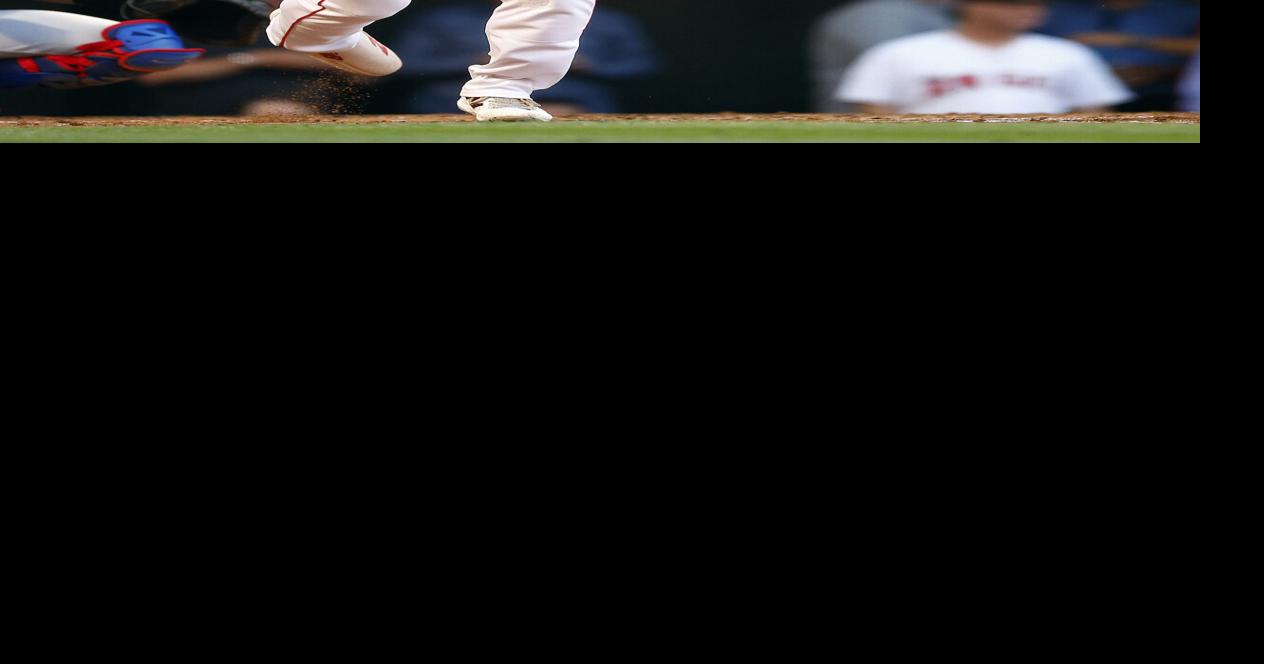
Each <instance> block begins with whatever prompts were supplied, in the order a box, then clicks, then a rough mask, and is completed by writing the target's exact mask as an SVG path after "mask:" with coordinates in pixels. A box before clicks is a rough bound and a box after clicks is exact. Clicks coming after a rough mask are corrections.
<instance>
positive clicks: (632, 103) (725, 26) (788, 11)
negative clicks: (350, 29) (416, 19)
mask: <svg viewBox="0 0 1264 664" xmlns="http://www.w3.org/2000/svg"><path fill="white" fill-rule="evenodd" d="M849 1H850V0H597V7H598V11H601V8H602V7H611V8H618V9H620V10H623V11H627V12H630V13H632V14H635V15H636V16H638V17H640V18H641V19H642V20H643V21H644V22H645V24H646V26H647V27H648V29H649V32H650V34H651V35H652V36H653V38H654V40H655V43H656V44H657V45H658V46H659V48H660V49H661V50H662V51H663V52H664V53H665V54H666V56H667V57H665V58H664V60H665V64H664V70H663V72H662V73H661V74H660V75H659V76H658V77H656V78H655V79H654V80H652V81H644V82H641V83H630V84H626V85H625V86H624V87H625V88H626V93H625V95H624V102H625V104H626V106H627V110H628V111H631V112H647V113H649V112H671V113H690V112H712V111H717V110H731V111H748V112H773V111H802V110H807V107H808V103H809V97H808V95H809V94H810V86H809V83H808V70H807V38H808V32H809V30H810V26H811V24H812V23H813V21H814V20H815V19H817V18H819V17H820V15H821V14H823V13H825V12H826V11H829V10H831V9H833V8H835V7H841V6H843V5H844V4H847V2H849ZM445 2H446V0H437V1H436V0H414V1H413V5H414V6H415V7H419V6H428V5H441V4H445Z"/></svg>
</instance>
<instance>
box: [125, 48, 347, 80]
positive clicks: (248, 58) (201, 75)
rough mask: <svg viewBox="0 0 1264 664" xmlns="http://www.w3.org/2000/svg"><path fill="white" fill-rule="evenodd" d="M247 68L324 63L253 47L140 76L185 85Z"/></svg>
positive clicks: (310, 67) (304, 67)
mask: <svg viewBox="0 0 1264 664" xmlns="http://www.w3.org/2000/svg"><path fill="white" fill-rule="evenodd" d="M251 69H287V70H299V71H324V69H325V65H323V64H321V63H320V62H318V61H317V60H315V59H313V58H310V57H308V56H306V55H303V54H302V53H294V52H291V51H281V50H277V49H257V50H251V51H242V52H240V53H231V54H229V55H225V56H219V57H212V58H203V59H201V60H197V61H195V62H191V63H189V64H187V65H185V66H183V67H180V68H179V69H172V70H171V71H165V72H159V73H157V74H150V75H149V76H146V77H144V78H142V79H140V81H139V84H140V85H143V86H146V87H161V86H165V85H188V84H192V83H205V82H207V81H218V80H220V79H225V78H230V77H232V76H237V75H239V74H243V73H245V72H247V71H249V70H251Z"/></svg>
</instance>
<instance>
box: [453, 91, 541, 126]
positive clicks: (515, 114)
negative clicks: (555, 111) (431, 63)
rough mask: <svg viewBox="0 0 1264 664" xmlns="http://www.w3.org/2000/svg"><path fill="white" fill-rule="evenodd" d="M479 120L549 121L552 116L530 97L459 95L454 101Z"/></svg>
mask: <svg viewBox="0 0 1264 664" xmlns="http://www.w3.org/2000/svg"><path fill="white" fill-rule="evenodd" d="M456 105H457V107H458V108H460V109H461V110H462V111H465V112H466V113H469V114H470V115H473V116H474V117H476V118H478V121H479V122H549V121H551V120H553V116H552V115H549V112H548V111H546V110H544V109H543V108H542V107H541V106H540V105H539V104H537V103H535V102H533V101H531V100H530V99H509V98H507V97H461V101H458V102H457V103H456Z"/></svg>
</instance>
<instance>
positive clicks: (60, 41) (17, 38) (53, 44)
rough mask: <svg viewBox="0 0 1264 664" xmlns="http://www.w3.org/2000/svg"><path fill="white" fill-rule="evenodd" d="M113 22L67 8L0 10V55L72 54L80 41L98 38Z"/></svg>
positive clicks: (81, 44)
mask: <svg viewBox="0 0 1264 664" xmlns="http://www.w3.org/2000/svg"><path fill="white" fill-rule="evenodd" d="M116 23H117V21H107V20H105V19H102V18H93V17H91V16H80V15H79V14H70V13H67V12H46V11H37V10H27V9H17V10H13V11H0V59H8V58H25V57H30V56H39V55H72V54H74V53H76V52H78V50H79V47H80V46H83V45H84V44H95V43H97V42H99V41H101V40H102V39H103V37H102V36H101V35H102V33H103V32H105V30H106V28H109V27H110V26H112V25H114V24H116Z"/></svg>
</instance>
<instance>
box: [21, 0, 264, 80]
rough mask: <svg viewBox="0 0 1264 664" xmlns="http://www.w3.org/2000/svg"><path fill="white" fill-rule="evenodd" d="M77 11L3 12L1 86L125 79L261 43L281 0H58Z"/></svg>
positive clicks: (55, 0) (58, 2) (56, 0)
mask: <svg viewBox="0 0 1264 664" xmlns="http://www.w3.org/2000/svg"><path fill="white" fill-rule="evenodd" d="M54 2H57V4H68V5H74V6H75V9H76V11H75V12H74V13H71V12H60V11H37V10H12V11H0V89H12V88H26V87H34V86H43V87H49V88H58V89H72V88H82V87H90V86H98V85H109V84H112V83H121V82H124V81H128V80H131V79H134V78H136V77H139V76H144V75H145V74H150V73H154V72H159V71H166V70H169V69H174V68H176V67H179V66H181V65H183V64H186V63H188V62H190V61H192V60H195V59H197V58H199V57H201V56H202V55H203V54H204V53H205V51H204V50H203V49H201V48H196V47H190V46H189V45H188V44H189V43H190V42H192V43H195V44H199V45H204V46H229V47H234V46H238V47H244V46H251V45H253V44H254V43H255V42H256V41H257V40H258V39H259V38H260V36H261V35H262V34H263V31H264V29H265V28H266V27H267V26H268V17H269V15H270V14H271V13H272V11H273V9H274V8H275V7H274V5H275V4H276V2H275V0H273V1H272V2H269V0H54Z"/></svg>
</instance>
